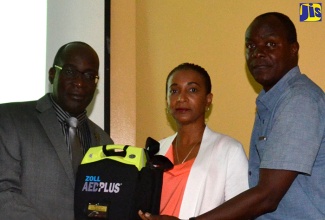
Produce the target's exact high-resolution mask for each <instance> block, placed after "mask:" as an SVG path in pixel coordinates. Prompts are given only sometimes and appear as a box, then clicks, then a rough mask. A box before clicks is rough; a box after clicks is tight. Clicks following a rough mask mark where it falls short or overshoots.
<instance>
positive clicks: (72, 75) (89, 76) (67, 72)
mask: <svg viewBox="0 0 325 220" xmlns="http://www.w3.org/2000/svg"><path fill="white" fill-rule="evenodd" d="M54 67H55V68H58V69H59V70H61V73H62V74H63V75H64V77H66V78H68V79H76V78H77V77H78V76H81V77H82V79H84V80H85V81H87V82H89V83H95V84H97V83H98V80H99V76H98V75H97V74H96V73H93V72H84V73H83V72H80V71H79V70H76V69H74V68H72V67H70V66H69V67H62V66H58V65H54Z"/></svg>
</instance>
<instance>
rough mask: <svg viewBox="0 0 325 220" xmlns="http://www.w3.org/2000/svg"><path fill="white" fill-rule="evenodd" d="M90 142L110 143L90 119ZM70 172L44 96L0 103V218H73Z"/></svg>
mask: <svg viewBox="0 0 325 220" xmlns="http://www.w3.org/2000/svg"><path fill="white" fill-rule="evenodd" d="M88 123H89V127H90V131H91V135H92V146H100V145H104V144H112V143H113V141H112V140H111V138H110V137H109V136H108V135H107V134H106V133H105V132H104V131H103V130H102V129H101V128H100V127H98V126H97V125H96V124H95V123H93V122H92V121H91V120H89V119H88ZM74 184H75V179H74V174H73V170H72V164H71V160H70V156H69V153H68V148H67V144H66V142H65V137H64V136H63V133H62V129H61V125H60V123H59V122H58V119H57V117H56V113H55V110H54V109H53V107H52V103H51V101H50V99H49V96H48V95H45V96H44V97H42V98H41V99H40V100H38V101H32V102H22V103H9V104H2V105H0V219H10V220H11V219H51V220H52V219H60V220H62V219H73V218H74V213H73V198H74Z"/></svg>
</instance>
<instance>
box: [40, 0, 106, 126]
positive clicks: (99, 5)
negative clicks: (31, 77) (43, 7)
mask: <svg viewBox="0 0 325 220" xmlns="http://www.w3.org/2000/svg"><path fill="white" fill-rule="evenodd" d="M47 4H48V10H47V11H48V12H47V13H48V20H47V27H48V29H47V51H46V71H48V69H49V68H50V67H51V66H52V63H53V59H54V56H55V54H56V52H57V50H58V49H59V47H61V46H62V45H63V44H66V43H68V42H70V41H84V42H86V43H88V44H89V45H91V46H92V47H93V48H94V49H95V50H96V51H97V53H98V56H99V59H100V67H99V76H100V80H99V82H98V85H97V91H96V93H95V96H94V99H93V101H92V103H91V104H90V106H89V107H88V108H87V111H88V115H89V116H90V118H91V119H92V120H93V121H95V122H96V123H97V124H98V125H99V126H100V127H102V128H104V1H102V0H69V1H66V0H47ZM46 83H47V88H48V90H51V86H50V84H49V82H48V77H47V78H46Z"/></svg>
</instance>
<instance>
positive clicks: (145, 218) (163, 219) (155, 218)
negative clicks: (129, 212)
mask: <svg viewBox="0 0 325 220" xmlns="http://www.w3.org/2000/svg"><path fill="white" fill-rule="evenodd" d="M138 214H139V216H140V217H141V219H142V220H179V219H178V218H176V217H173V216H169V215H151V214H150V213H148V212H146V213H143V212H142V211H141V210H139V212H138Z"/></svg>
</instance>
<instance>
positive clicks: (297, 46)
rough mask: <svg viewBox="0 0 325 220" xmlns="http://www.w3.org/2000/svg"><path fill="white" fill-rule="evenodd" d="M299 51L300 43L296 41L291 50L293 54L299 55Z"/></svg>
mask: <svg viewBox="0 0 325 220" xmlns="http://www.w3.org/2000/svg"><path fill="white" fill-rule="evenodd" d="M298 51H299V43H298V42H294V43H293V44H292V45H291V52H292V54H293V55H296V56H297V55H298Z"/></svg>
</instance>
